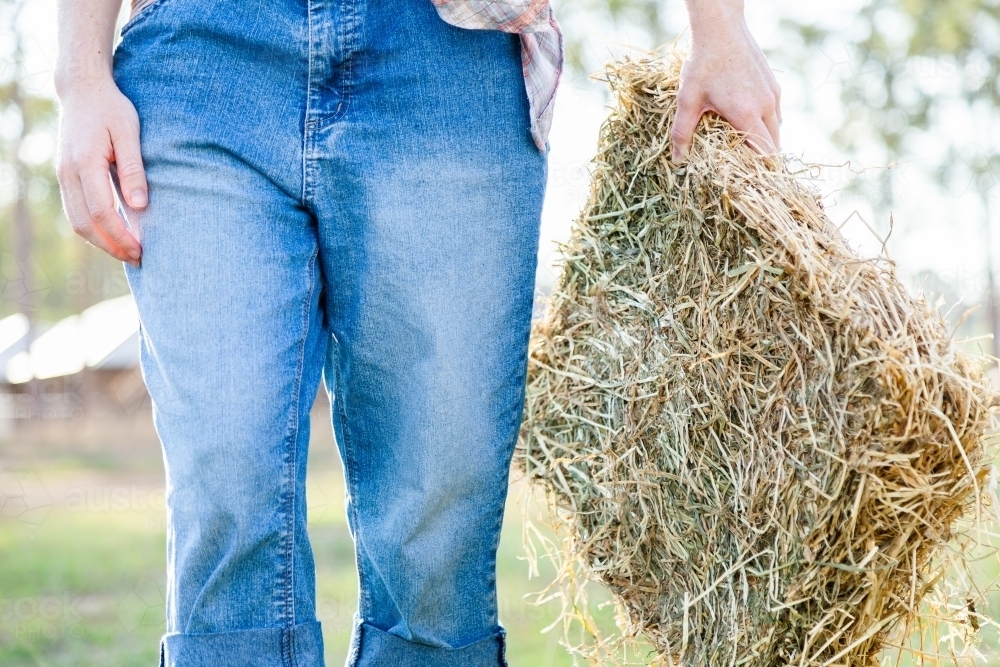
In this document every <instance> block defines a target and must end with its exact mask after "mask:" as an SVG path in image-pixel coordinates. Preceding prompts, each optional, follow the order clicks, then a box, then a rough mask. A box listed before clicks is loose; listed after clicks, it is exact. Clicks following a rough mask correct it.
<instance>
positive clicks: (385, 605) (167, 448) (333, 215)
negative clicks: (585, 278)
mask: <svg viewBox="0 0 1000 667" xmlns="http://www.w3.org/2000/svg"><path fill="white" fill-rule="evenodd" d="M114 67H115V69H114V72H115V79H116V81H117V83H118V85H119V87H120V88H121V90H122V92H123V93H124V94H125V95H126V96H127V97H128V98H129V99H130V100H132V102H133V103H134V104H135V106H136V109H137V110H138V113H139V118H140V122H141V125H142V152H143V157H144V159H145V164H146V169H147V173H148V180H149V184H150V200H149V206H148V208H147V209H146V210H145V211H143V212H137V211H131V210H126V214H127V216H128V218H129V221H130V224H131V225H133V227H134V228H135V229H136V230H137V231H138V233H139V236H140V239H141V241H142V244H143V249H144V254H143V260H142V267H141V268H139V269H137V270H133V269H131V268H127V271H128V279H129V283H130V285H131V287H132V291H133V293H134V295H135V299H136V302H137V303H138V306H139V313H140V319H141V331H142V368H143V373H144V375H145V379H146V383H147V385H148V387H149V392H150V395H151V396H152V399H153V403H154V411H155V419H156V427H157V430H158V433H159V435H160V439H161V440H162V443H163V451H164V460H165V465H166V472H167V565H168V576H167V633H166V635H165V636H164V639H163V642H162V645H161V655H162V663H163V664H165V665H169V666H172V667H173V666H177V667H202V666H205V667H227V666H230V665H231V666H233V667H255V666H261V667H265V666H266V667H278V666H284V667H292V666H293V665H294V666H296V667H314V666H318V665H322V664H323V641H322V635H321V633H320V626H319V623H318V622H317V620H316V615H315V590H314V589H315V578H314V563H313V554H312V551H311V549H310V546H309V538H308V535H307V532H306V499H305V474H306V458H307V446H308V442H309V410H310V406H311V405H312V403H313V400H314V398H315V395H316V391H317V389H318V386H319V383H320V379H321V377H323V378H325V383H326V387H327V389H328V391H329V392H330V395H331V402H332V405H333V410H332V413H333V414H332V417H333V424H334V432H335V435H336V439H337V443H338V446H339V448H340V453H341V458H342V460H343V462H344V471H345V476H346V481H347V493H348V503H347V508H348V519H349V525H350V527H351V531H352V534H353V536H354V540H355V546H356V554H357V565H358V571H359V580H360V596H359V599H360V603H359V610H358V615H357V622H356V627H355V630H354V636H353V640H352V647H351V650H350V656H349V658H348V664H349V665H363V666H369V665H379V666H381V665H389V666H391V667H411V666H412V667H420V666H423V665H434V666H450V665H455V666H464V665H469V666H479V665H491V666H495V665H502V664H504V657H503V651H504V633H503V630H502V628H501V627H500V625H499V621H498V617H497V599H496V586H495V559H496V549H497V543H498V540H499V531H500V524H501V520H502V516H503V506H504V500H505V497H506V489H507V475H508V468H509V464H510V458H511V455H512V452H513V448H514V443H515V440H516V436H517V430H518V424H519V420H520V416H521V409H522V403H523V392H524V389H523V386H524V379H525V369H526V348H527V342H528V333H529V326H530V319H531V309H532V300H533V290H534V272H535V261H536V260H535V257H536V252H537V244H538V225H539V216H540V211H541V205H542V197H543V190H544V182H545V157H544V155H543V154H542V153H541V152H540V151H539V150H538V149H537V148H536V147H535V145H534V144H533V142H532V139H531V136H530V135H529V115H528V105H527V96H526V93H525V90H524V81H523V78H522V72H521V62H520V54H519V45H518V39H517V37H516V36H514V35H509V34H504V33H500V32H491V31H471V30H462V29H459V28H455V27H452V26H450V25H448V24H446V23H444V22H443V21H442V20H441V19H439V18H438V16H437V14H436V12H435V10H434V8H433V6H432V4H431V0H379V1H378V2H375V1H373V0H336V1H335V2H333V1H328V0H269V1H267V2H242V1H236V2H204V1H203V0H157V1H156V2H155V3H153V4H152V5H151V6H150V7H148V8H147V9H144V10H142V11H141V12H140V13H139V14H138V16H137V17H136V18H135V19H133V20H132V21H131V22H130V23H129V24H128V25H127V26H126V29H125V31H124V36H123V41H122V43H121V44H120V45H119V47H118V49H117V51H116V52H115V57H114Z"/></svg>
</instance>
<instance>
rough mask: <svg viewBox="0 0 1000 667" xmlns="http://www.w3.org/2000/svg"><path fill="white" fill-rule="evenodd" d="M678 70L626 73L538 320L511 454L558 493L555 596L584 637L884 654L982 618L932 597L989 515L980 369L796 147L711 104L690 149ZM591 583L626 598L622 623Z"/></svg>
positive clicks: (757, 660)
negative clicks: (677, 148) (854, 228)
mask: <svg viewBox="0 0 1000 667" xmlns="http://www.w3.org/2000/svg"><path fill="white" fill-rule="evenodd" d="M680 65H681V59H680V57H679V56H677V55H670V56H668V57H665V58H657V57H650V58H646V59H642V60H632V59H626V60H624V61H621V62H618V63H615V64H612V65H610V66H609V67H608V70H607V80H608V82H609V84H610V86H611V88H612V90H613V92H614V94H615V96H616V106H615V108H614V110H613V111H612V113H611V115H610V117H609V118H608V119H607V121H606V122H605V123H604V125H603V127H602V129H601V133H600V140H599V149H598V152H597V155H596V157H595V158H594V161H593V164H592V174H593V180H592V186H591V195H590V199H589V201H588V203H587V205H586V206H585V208H584V210H583V211H582V213H581V214H580V217H579V219H578V220H577V222H576V224H575V227H574V229H573V232H572V236H571V240H570V241H569V242H568V244H567V245H566V246H565V247H564V248H563V252H564V263H563V268H562V274H561V277H560V279H559V281H558V284H557V286H556V288H555V289H554V291H553V293H552V295H551V297H550V299H549V301H548V303H547V306H546V314H545V317H544V319H543V320H542V321H541V323H540V324H539V325H537V327H536V330H535V332H534V335H533V339H532V346H531V358H530V368H529V377H528V390H527V400H526V408H525V421H524V425H523V427H522V432H521V440H520V443H519V446H518V452H517V456H516V466H517V468H519V469H520V470H521V471H522V472H523V473H525V475H526V476H527V478H528V479H529V480H530V481H531V482H532V484H534V485H535V486H536V487H539V488H541V489H544V490H545V492H546V493H547V495H548V498H549V501H550V504H551V506H552V508H553V518H552V521H553V523H554V527H555V529H556V531H557V535H558V536H559V538H560V539H561V540H562V543H561V544H559V545H558V549H557V550H555V551H556V553H553V554H552V555H553V556H554V557H556V558H557V561H558V565H559V567H560V570H559V571H560V576H559V579H558V581H557V582H556V584H554V588H553V590H556V589H558V588H559V587H560V586H562V587H563V588H564V594H565V599H566V600H569V601H570V602H569V603H567V604H566V612H565V613H566V615H567V619H565V620H566V621H567V624H568V623H569V622H570V621H571V620H572V619H573V618H576V619H577V620H583V622H584V624H585V625H584V628H585V630H586V632H585V634H587V635H588V636H589V637H590V639H589V640H588V641H585V642H579V643H573V648H574V650H576V651H578V652H580V653H581V654H583V655H585V656H586V657H588V658H589V659H591V660H592V661H595V662H604V663H608V664H616V663H617V662H619V661H620V660H621V658H620V656H621V655H622V646H623V645H624V644H627V643H630V642H636V641H640V640H645V641H646V642H648V643H649V644H650V645H651V646H652V647H653V654H652V655H651V656H649V658H648V660H647V661H648V662H654V663H658V664H673V665H685V666H692V667H693V666H699V667H701V666H714V665H749V666H751V667H753V666H764V665H767V666H771V665H801V666H819V665H824V666H827V665H851V666H854V665H858V666H860V665H865V666H868V665H875V664H878V662H877V660H878V656H879V655H880V652H881V651H882V650H883V648H884V647H885V646H886V643H887V642H889V641H890V640H891V641H893V642H895V643H896V644H901V643H903V642H904V640H905V637H904V636H903V634H905V633H909V632H910V631H911V630H913V629H915V628H918V627H925V628H926V627H933V628H935V631H936V628H937V627H938V624H939V623H948V622H952V621H953V622H955V623H965V628H966V629H968V627H969V624H970V623H971V621H969V618H973V620H976V619H978V618H979V617H980V614H979V613H978V612H970V611H969V610H968V609H967V608H965V601H964V599H963V600H962V604H961V605H960V607H962V608H960V609H958V610H957V611H956V610H952V612H951V613H949V614H945V613H944V611H942V609H941V608H940V605H938V607H932V606H928V600H931V599H937V600H942V601H946V600H954V599H955V594H952V593H949V594H948V595H944V594H943V593H942V591H944V590H945V588H947V586H952V587H954V581H952V579H949V578H948V577H946V576H945V574H946V573H947V572H951V571H953V570H954V567H953V566H954V565H955V563H954V560H955V558H958V559H959V560H961V558H962V557H963V554H967V553H971V552H972V550H973V548H974V547H975V544H974V542H972V541H970V540H963V539H959V538H961V537H962V536H968V535H971V534H972V533H970V532H968V531H970V530H973V529H974V528H975V526H976V525H977V524H980V527H981V522H982V521H985V520H986V518H985V517H983V516H982V512H981V510H980V507H981V502H980V501H981V500H982V499H983V497H984V494H985V487H984V485H985V484H986V481H987V476H988V474H989V470H990V468H989V466H988V465H987V463H988V462H987V459H986V456H985V455H984V446H985V445H984V432H985V430H986V428H987V426H988V424H989V421H990V418H991V411H992V408H993V406H994V405H995V404H996V403H997V399H996V396H995V394H994V393H993V392H992V391H991V390H990V388H989V385H988V382H987V381H986V380H985V379H984V377H983V375H982V372H981V371H982V367H983V363H982V362H981V361H980V360H976V359H973V358H971V357H968V356H965V355H964V354H962V353H960V352H959V351H958V350H957V349H956V346H955V345H953V344H952V342H951V339H950V337H949V334H948V331H947V329H946V327H945V322H944V321H943V319H942V317H941V315H940V314H939V312H938V310H937V309H936V308H934V307H932V306H931V305H930V304H928V303H927V302H926V301H925V300H924V299H923V297H920V296H917V297H914V296H911V295H909V294H908V293H907V290H906V289H905V288H904V286H903V285H902V283H901V281H900V280H899V278H898V277H897V275H896V273H895V267H894V265H893V264H892V262H890V261H888V260H887V259H886V258H884V257H880V258H875V259H863V258H860V257H859V256H858V255H857V254H856V253H855V252H854V251H853V250H852V249H851V248H850V247H849V245H848V244H847V242H846V241H845V239H844V238H843V237H842V235H841V234H840V232H839V230H838V229H837V227H836V226H835V225H834V224H833V223H832V222H831V221H830V220H829V219H828V217H827V216H826V214H825V213H824V210H823V205H822V202H821V200H820V198H819V197H818V195H817V194H816V193H815V192H814V191H813V189H811V187H810V185H809V184H808V183H807V182H806V181H805V180H804V178H803V177H802V176H801V175H800V174H797V173H793V170H792V169H791V167H790V163H788V162H786V161H785V160H784V159H783V158H782V157H780V156H769V157H768V156H760V155H758V154H756V153H755V152H754V151H753V150H752V149H751V148H750V147H749V146H748V145H747V144H746V142H745V141H744V137H743V136H741V135H740V134H739V133H738V132H736V131H734V130H733V128H732V127H731V126H730V125H729V124H727V123H726V122H724V121H723V120H722V119H720V118H719V117H718V116H715V115H713V114H708V115H706V117H705V118H704V119H703V120H702V122H701V125H700V127H699V129H698V132H697V133H696V135H695V138H694V142H693V146H692V151H691V153H690V155H689V157H688V159H687V160H686V161H685V162H683V163H678V162H674V161H673V160H672V159H671V157H670V149H671V145H670V142H669V140H668V136H669V133H668V130H669V128H670V126H671V119H672V117H673V114H674V110H675V105H676V93H677V86H678V82H679V77H680ZM962 520H965V523H962V524H961V525H962V526H966V528H963V529H962V530H964V531H966V532H960V531H959V530H958V527H959V525H960V523H959V522H960V521H962ZM949 542H951V548H952V551H953V552H954V553H950V555H948V557H946V558H945V557H942V553H943V552H942V549H943V548H944V547H945V546H946V545H948V544H949ZM955 545H958V546H957V547H956V546H955ZM959 565H961V563H959ZM587 580H591V581H598V582H601V583H602V584H603V585H604V586H606V587H607V588H608V589H609V590H610V591H611V592H612V594H613V597H614V600H615V603H616V604H617V606H618V609H619V617H620V620H619V623H620V629H619V632H618V633H617V636H616V637H611V638H608V637H601V636H600V633H598V631H597V626H596V624H595V622H594V620H593V619H592V618H590V617H589V616H588V615H587V612H586V608H585V607H586V605H585V603H583V602H581V600H582V599H583V597H582V595H583V593H582V591H583V587H584V584H585V582H586V581H587ZM949 590H951V589H949ZM965 594H966V593H965V592H959V593H957V595H965ZM935 596H936V597H935ZM949 596H950V597H949ZM922 603H923V604H922ZM942 604H944V602H942ZM971 606H972V601H971V599H970V600H969V607H971ZM945 616H947V618H945ZM942 619H943V620H942ZM949 619H951V620H949ZM955 619H957V620H955ZM976 622H977V623H978V622H979V621H978V620H977V621H976ZM983 622H985V621H983ZM921 624H923V625H921ZM977 627H978V625H977ZM966 634H968V633H966ZM571 643H572V642H571ZM924 648H925V651H924V654H923V655H921V657H920V660H924V661H931V662H933V661H935V660H937V658H935V657H934V655H936V654H937V652H938V651H939V650H941V647H940V646H929V647H927V646H925V647H924ZM941 652H942V653H948V652H947V651H941ZM616 656H619V657H616Z"/></svg>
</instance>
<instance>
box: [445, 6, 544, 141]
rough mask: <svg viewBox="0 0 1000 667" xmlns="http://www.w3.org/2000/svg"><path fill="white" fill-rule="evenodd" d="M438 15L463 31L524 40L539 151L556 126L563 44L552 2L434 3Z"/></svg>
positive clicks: (527, 83)
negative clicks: (554, 112) (554, 117)
mask: <svg viewBox="0 0 1000 667" xmlns="http://www.w3.org/2000/svg"><path fill="white" fill-rule="evenodd" d="M433 2H434V6H435V7H436V8H437V11H438V14H439V15H440V16H441V18H443V19H444V20H445V21H447V22H448V23H450V24H452V25H454V26H458V27H459V28H472V29H479V30H501V31H503V32H511V33H516V34H517V35H518V36H519V37H520V38H521V67H522V69H523V70H524V85H525V88H526V89H527V91H528V105H529V106H530V108H531V136H532V138H533V139H534V140H535V144H536V145H537V146H538V148H539V150H541V151H543V152H544V151H545V141H546V139H547V138H548V136H549V128H550V127H551V126H552V107H553V102H554V101H555V96H556V85H557V84H558V83H559V75H560V74H562V68H563V43H562V33H561V32H560V31H559V24H558V23H556V17H555V15H554V14H553V13H552V7H550V6H549V0H433Z"/></svg>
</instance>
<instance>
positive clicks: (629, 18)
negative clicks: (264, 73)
mask: <svg viewBox="0 0 1000 667" xmlns="http://www.w3.org/2000/svg"><path fill="white" fill-rule="evenodd" d="M189 1H195V0H189ZM412 1H430V0H412ZM747 2H748V5H749V6H748V7H747V16H748V21H749V23H750V26H751V29H752V31H753V33H754V34H755V36H756V37H757V39H758V41H759V42H760V44H761V47H762V48H763V49H764V50H765V52H766V53H767V54H768V57H769V59H770V61H771V63H772V66H773V67H774V69H775V71H776V74H777V77H778V80H779V82H780V84H781V86H782V89H783V97H782V109H783V116H784V122H783V125H782V127H781V130H782V147H783V149H784V150H785V152H786V153H788V154H789V155H791V156H793V157H794V158H796V159H797V160H800V161H801V162H802V163H804V164H819V165H824V169H822V170H813V171H811V172H810V173H811V174H813V176H814V177H815V187H816V188H817V189H818V190H819V191H820V192H821V193H822V194H823V195H824V197H825V202H826V205H827V210H828V211H829V213H830V215H831V217H832V218H833V219H834V220H835V221H836V222H838V223H842V224H843V230H844V232H845V234H846V235H847V236H848V238H849V239H850V240H851V242H852V243H853V244H854V245H855V246H856V247H857V248H858V251H859V252H860V253H861V254H862V255H863V256H874V255H877V254H878V253H880V252H883V251H884V252H887V253H888V254H889V256H890V257H892V258H893V259H894V260H895V261H896V262H897V263H898V270H899V271H900V273H901V275H903V276H904V277H905V279H906V280H907V282H908V283H909V284H910V286H911V287H912V289H914V290H918V289H923V290H924V291H925V292H926V293H928V294H931V295H933V298H941V299H942V303H943V310H944V311H946V312H948V313H949V315H948V317H949V320H950V321H951V322H952V323H953V325H954V326H955V331H956V333H955V335H956V337H957V338H959V339H962V340H966V341H969V342H967V343H966V344H967V345H970V346H973V347H977V348H979V349H981V350H982V351H983V352H985V353H988V354H993V355H995V356H1000V355H997V348H996V347H995V343H994V342H993V341H992V340H991V339H990V337H989V334H991V333H992V332H993V331H995V330H996V329H997V322H998V319H1000V313H998V312H997V305H998V296H997V294H996V290H997V289H998V288H997V287H996V285H995V280H994V277H993V268H992V267H993V264H994V259H993V255H994V254H996V250H997V248H998V243H1000V241H998V239H997V238H996V236H997V235H996V234H995V233H992V232H993V230H994V228H995V225H994V224H993V218H994V217H995V215H996V212H997V201H996V199H997V194H998V192H1000V189H998V188H997V187H996V186H997V175H998V173H1000V172H998V167H1000V162H998V160H1000V152H998V150H1000V2H997V1H996V0H872V1H870V2H861V1H856V0H843V1H842V2H838V3H802V2H793V1H792V0H773V1H767V0H747ZM557 14H558V16H559V17H560V19H561V21H562V24H563V27H564V31H565V33H566V46H567V54H568V56H569V61H570V62H569V66H568V68H567V71H566V73H565V75H564V78H563V82H562V87H561V89H560V92H559V96H558V98H557V102H556V112H555V123H554V127H553V130H552V135H551V153H550V162H549V182H548V194H547V199H546V204H545V209H544V213H543V220H542V246H541V251H540V253H539V268H538V289H539V292H540V293H543V294H544V293H545V292H547V291H548V290H549V289H551V286H552V284H553V282H554V281H555V279H556V276H557V273H558V264H557V257H558V253H557V249H556V244H557V243H558V242H559V241H560V240H563V239H565V238H566V237H567V236H568V233H569V229H570V225H571V224H572V221H573V219H574V217H575V216H576V213H577V211H578V210H579V209H580V207H581V205H582V204H583V202H584V200H585V199H586V196H587V192H588V180H589V175H588V171H587V160H588V158H589V157H590V155H591V154H592V152H593V150H594V148H595V145H596V138H597V130H598V127H599V125H600V123H601V121H602V120H603V118H604V116H605V114H606V111H607V110H606V104H607V103H608V99H607V95H606V92H605V90H604V88H603V86H602V84H601V83H600V82H599V81H596V80H594V79H592V78H590V77H588V74H589V73H599V72H600V70H601V68H602V65H603V63H604V62H606V61H607V60H609V59H610V58H612V57H617V56H621V55H623V54H626V53H631V54H633V55H634V56H637V57H638V56H641V55H642V54H643V52H644V50H645V49H649V48H653V47H656V46H660V45H665V46H666V48H669V47H670V45H671V44H673V43H674V42H675V40H677V39H678V37H680V40H679V43H680V44H683V43H684V41H685V39H686V35H685V34H684V29H685V15H684V9H683V5H682V3H681V1H680V0H577V1H575V2H574V1H573V0H562V2H559V3H558V4H557ZM55 53H56V31H55V2H54V0H0V665H3V666H15V665H17V666H20V665H37V666H55V665H74V666H78V665H151V664H154V661H155V660H156V657H157V654H156V652H157V648H156V641H157V638H158V637H159V635H160V633H162V631H163V628H164V624H163V611H162V605H163V552H164V525H163V494H162V485H163V483H162V463H161V459H160V454H159V449H158V444H157V441H156V436H155V433H154V431H153V428H152V421H151V418H150V404H149V399H148V396H147V395H146V393H145V389H144V387H143V384H142V379H141V376H140V374H139V372H138V369H137V362H138V339H137V329H138V321H137V316H136V312H135V306H134V304H133V303H132V301H131V298H130V297H129V296H128V286H127V284H126V282H125V278H124V274H123V272H122V269H121V267H120V265H118V264H117V263H116V262H114V261H113V260H111V259H109V258H108V257H106V256H104V255H103V254H101V253H100V252H98V251H97V250H95V249H94V248H92V247H89V246H87V245H85V244H84V243H83V242H82V241H81V240H80V239H78V238H76V237H75V236H73V234H72V233H71V231H70V228H69V225H68V224H67V222H66V220H65V218H64V217H63V214H62V212H61V207H60V202H59V194H58V187H57V184H56V181H55V176H54V168H53V162H54V158H55V150H56V141H55V132H56V125H57V105H56V102H55V99H54V93H53V86H52V70H53V66H54V62H55ZM326 410H327V406H326V405H325V402H324V399H323V397H322V396H321V397H320V399H319V400H318V402H317V406H316V408H315V410H314V413H313V419H314V422H315V425H314V429H313V431H314V436H313V443H312V453H311V461H310V466H311V467H310V484H309V508H310V532H311V535H312V539H313V541H314V543H315V548H316V552H317V567H318V570H319V595H318V613H319V616H320V620H322V621H323V623H324V629H325V633H326V640H327V653H328V662H329V663H330V664H337V663H338V662H341V661H342V660H343V656H344V653H345V651H346V645H347V637H348V632H349V627H350V617H351V614H352V613H353V609H354V600H355V590H356V581H355V575H354V569H353V552H352V546H351V541H350V536H349V534H348V532H347V526H346V522H345V519H344V516H343V499H342V497H343V486H342V481H341V478H340V467H339V462H338V460H337V457H336V454H335V450H334V445H333V441H332V436H331V435H330V429H329V426H328V425H327V417H326V412H325V411H326ZM509 516H510V519H511V520H510V521H508V525H507V527H506V529H505V531H506V532H505V533H504V537H503V542H502V545H501V558H500V566H499V567H500V601H501V615H502V620H503V622H504V623H505V625H506V626H507V627H508V630H509V636H510V642H511V647H510V655H509V658H510V660H511V664H513V665H560V664H571V660H570V659H569V658H568V657H566V655H565V654H564V652H563V651H562V649H561V648H560V647H559V646H558V645H557V640H558V636H557V635H558V633H557V632H554V633H548V634H542V633H541V631H542V629H543V628H545V627H546V626H547V625H548V624H549V623H551V622H552V620H554V619H555V617H556V613H557V611H558V603H557V602H552V603H550V604H548V605H544V606H542V607H533V606H530V605H529V604H528V603H527V602H526V601H525V599H524V596H525V595H526V594H528V593H530V592H532V591H537V590H539V589H540V588H542V587H543V586H544V580H545V572H544V571H543V577H542V578H541V579H534V580H529V579H528V577H527V573H528V568H527V565H526V564H525V563H524V562H523V560H521V559H520V555H521V529H522V519H521V513H520V510H519V509H518V508H517V507H516V505H514V504H512V505H511V508H510V510H509ZM605 618H607V615H605Z"/></svg>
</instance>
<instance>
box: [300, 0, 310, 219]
mask: <svg viewBox="0 0 1000 667" xmlns="http://www.w3.org/2000/svg"><path fill="white" fill-rule="evenodd" d="M312 20H313V3H312V0H307V2H306V59H307V65H306V108H305V116H304V120H303V128H302V196H301V203H302V205H303V206H305V205H306V201H307V200H308V198H309V159H308V156H309V149H310V147H311V146H312V131H311V128H310V123H311V122H312V121H311V119H310V118H309V114H310V113H311V111H312V108H311V103H312V92H313V91H312V78H313V29H312Z"/></svg>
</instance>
